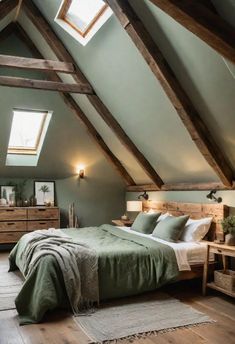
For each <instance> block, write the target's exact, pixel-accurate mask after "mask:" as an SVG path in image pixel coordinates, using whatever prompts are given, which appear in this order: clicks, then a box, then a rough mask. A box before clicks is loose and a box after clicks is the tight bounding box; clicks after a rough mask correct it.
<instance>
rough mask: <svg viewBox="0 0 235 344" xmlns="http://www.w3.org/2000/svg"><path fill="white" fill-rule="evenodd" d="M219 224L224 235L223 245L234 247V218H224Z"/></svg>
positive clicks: (232, 216)
mask: <svg viewBox="0 0 235 344" xmlns="http://www.w3.org/2000/svg"><path fill="white" fill-rule="evenodd" d="M221 224H222V227H223V231H224V234H225V244H227V245H230V246H235V216H234V215H231V216H228V217H226V218H225V219H224V220H223V221H222V222H221Z"/></svg>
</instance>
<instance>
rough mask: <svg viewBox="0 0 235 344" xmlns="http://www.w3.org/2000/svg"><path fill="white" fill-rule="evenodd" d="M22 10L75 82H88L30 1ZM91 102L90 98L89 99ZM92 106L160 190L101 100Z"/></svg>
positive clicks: (147, 165) (153, 173) (26, 0)
mask: <svg viewBox="0 0 235 344" xmlns="http://www.w3.org/2000/svg"><path fill="white" fill-rule="evenodd" d="M23 9H24V11H25V12H26V14H27V16H28V17H29V18H30V19H31V21H32V23H33V24H34V25H35V27H36V28H37V29H38V30H39V32H40V33H41V35H42V36H43V38H44V39H45V41H46V42H47V43H48V44H49V46H50V48H51V49H52V50H53V52H54V53H55V55H56V56H57V58H58V59H59V60H61V61H66V62H71V63H73V65H74V66H75V74H73V76H74V75H75V76H76V81H83V82H88V80H87V79H86V78H85V76H84V75H83V74H82V72H81V71H80V69H79V67H78V66H77V64H76V62H75V61H74V59H73V57H72V56H71V55H70V54H69V52H68V51H67V50H66V48H65V46H64V45H63V43H62V42H61V41H60V39H59V38H58V37H57V35H56V34H55V33H54V31H53V30H52V28H51V26H50V25H49V24H48V23H47V21H46V20H45V19H44V17H43V16H42V14H41V12H40V11H39V9H38V8H37V7H36V6H35V5H34V4H33V2H32V1H30V0H24V1H23ZM89 100H90V101H91V97H89ZM92 104H93V106H95V108H96V110H97V111H98V114H99V115H100V116H101V117H102V118H103V120H104V121H105V122H106V124H107V125H108V126H109V127H110V129H112V131H113V132H114V134H115V135H117V137H118V138H119V140H120V141H121V142H122V144H123V145H124V146H125V147H126V148H127V149H128V150H129V151H130V152H131V153H132V155H133V156H134V157H135V159H136V160H137V161H138V163H139V165H140V166H141V167H142V168H143V170H144V171H145V173H146V174H147V175H148V176H149V178H150V179H151V180H152V181H153V182H154V184H155V185H156V186H157V187H158V188H161V186H162V185H163V181H162V179H161V178H160V176H159V175H158V174H157V172H156V171H155V169H154V168H153V167H152V166H151V164H150V163H149V161H148V160H147V159H146V158H145V157H144V155H143V154H142V153H141V152H140V151H139V149H138V148H137V147H136V146H135V144H134V143H133V142H132V141H131V139H130V138H129V137H128V135H127V134H126V133H125V131H124V130H123V129H122V127H121V126H120V125H119V123H118V122H117V120H116V119H115V118H114V116H113V115H112V114H111V113H110V111H109V110H108V108H107V107H106V106H105V104H104V103H103V102H102V100H101V99H100V98H99V97H98V96H97V95H96V94H94V99H93V101H92Z"/></svg>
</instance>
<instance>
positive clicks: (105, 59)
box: [0, 0, 235, 184]
mask: <svg viewBox="0 0 235 344" xmlns="http://www.w3.org/2000/svg"><path fill="white" fill-rule="evenodd" d="M34 3H35V4H36V5H37V6H38V8H39V9H40V10H41V12H42V13H43V15H44V16H45V18H46V19H47V21H48V22H49V23H50V25H51V26H52V27H53V29H54V31H56V33H57V35H58V36H59V37H60V39H61V40H62V41H63V43H64V45H65V46H66V47H67V49H68V50H69V52H70V53H71V54H72V56H73V58H74V59H75V61H76V62H77V64H78V65H79V67H80V69H81V70H82V71H83V73H84V74H85V75H86V77H87V79H88V80H89V81H90V83H91V84H92V86H93V87H94V89H95V91H96V93H97V94H98V95H99V96H100V98H101V99H102V101H103V102H104V103H105V104H106V106H107V107H108V108H109V110H110V111H111V113H112V114H113V115H114V117H115V118H116V119H117V120H118V122H119V123H120V124H121V126H122V127H123V128H124V129H125V131H126V133H127V134H128V135H129V137H130V138H131V139H132V140H133V142H134V143H135V144H136V146H137V147H138V148H139V150H141V151H142V153H143V154H144V155H145V156H146V158H147V159H148V160H149V161H150V163H151V164H152V165H153V167H154V168H155V169H156V170H157V172H158V173H159V175H160V176H161V177H162V179H164V182H166V183H177V182H207V181H210V182H212V181H218V178H217V176H216V175H215V173H214V172H213V170H212V169H211V167H210V166H209V165H208V164H207V163H206V161H205V160H204V158H203V157H202V155H201V154H200V152H199V151H198V149H197V147H196V146H195V144H194V143H193V142H192V140H191V138H190V136H189V134H188V132H187V131H186V129H185V127H184V126H183V124H182V122H181V121H180V119H179V118H178V116H177V114H176V112H175V109H174V108H173V106H172V104H171V103H170V101H169V99H168V98H167V97H166V95H165V93H164V92H163V90H162V88H161V86H160V84H159V82H158V81H157V80H156V78H155V77H154V76H153V74H152V72H151V71H150V69H149V67H148V66H147V64H146V62H145V61H144V60H143V58H142V56H141V55H140V53H139V51H138V50H137V49H136V47H135V46H134V44H133V42H132V41H131V39H130V38H129V37H128V36H127V34H126V32H125V31H124V30H123V28H122V27H121V26H120V24H119V22H118V21H117V19H116V18H115V17H114V16H112V17H111V18H110V20H109V21H108V22H107V23H106V24H105V25H104V26H103V27H102V28H101V29H100V30H99V31H98V33H97V34H96V35H95V37H94V38H93V39H92V40H91V41H90V42H89V43H88V45H87V46H85V47H83V46H81V45H80V44H79V43H78V42H77V41H76V40H74V39H73V38H72V37H71V36H70V35H68V34H67V33H66V32H65V31H63V29H62V28H61V27H59V26H58V25H57V24H56V23H55V22H54V18H55V15H56V13H57V10H58V8H59V6H60V3H61V1H60V0H53V1H50V0H44V1H41V0H34ZM130 3H131V4H132V6H133V8H134V9H135V11H136V12H137V13H138V14H139V16H140V17H141V19H142V20H143V22H144V24H145V25H146V27H147V29H148V30H149V32H150V33H151V35H152V37H153V38H154V40H155V41H156V42H157V43H158V45H159V46H160V48H161V50H162V52H163V54H164V56H165V57H166V58H167V60H168V62H169V64H170V65H171V67H172V69H173V70H174V72H175V74H176V75H177V77H178V79H179V80H180V82H181V84H182V86H183V87H184V89H185V91H186V92H187V94H188V95H189V97H190V98H191V100H192V102H193V104H194V106H195V107H196V108H197V110H198V111H199V113H200V114H201V117H202V118H203V120H204V121H205V123H206V124H207V126H208V128H209V130H210V132H211V133H213V136H214V137H215V138H216V140H217V142H218V143H219V145H220V146H221V148H222V150H223V152H224V154H225V156H226V157H227V159H229V161H230V163H231V165H232V166H233V169H234V170H235V135H234V132H235V112H234V109H235V83H234V78H233V76H232V74H231V72H230V71H229V69H228V68H227V66H226V64H225V62H224V60H223V59H222V58H221V56H219V55H218V54H217V53H216V52H215V51H213V50H212V49H211V48H210V47H208V46H207V45H206V44H205V43H203V42H202V41H200V40H199V39H198V38H197V37H195V36H194V35H193V34H191V33H190V32H188V31H187V30H185V29H184V28H183V27H181V26H180V25H179V24H177V23H176V22H174V21H173V20H172V19H171V18H170V17H168V16H167V15H165V14H164V13H163V12H161V11H160V10H158V9H157V8H156V7H155V6H154V5H152V4H151V3H150V2H149V1H148V0H144V1H134V0H131V1H130ZM18 20H19V23H20V24H21V25H22V27H23V28H24V29H25V31H26V32H27V33H28V35H29V36H30V37H31V39H32V40H33V41H34V43H35V44H36V45H37V47H38V49H39V50H40V52H41V53H42V54H43V56H44V57H45V58H50V59H56V58H55V56H54V54H53V52H52V51H51V49H50V47H49V46H48V45H47V44H46V43H45V41H44V39H43V37H42V36H41V34H40V33H39V32H38V31H37V29H36V28H35V27H34V26H33V24H32V23H31V22H30V21H29V19H28V18H27V17H26V15H25V14H24V12H23V11H21V12H20V16H19V18H18ZM9 45H10V43H9ZM0 48H1V45H0ZM3 53H4V51H3ZM14 54H15V55H17V52H15V53H14V52H12V55H14ZM63 79H64V80H65V79H66V80H68V79H69V77H64V76H63ZM2 92H4V97H9V94H10V93H9V92H11V91H10V89H8V88H1V96H2V94H3V93H2ZM19 92H22V93H24V94H25V97H27V95H28V96H29V99H32V98H31V97H30V92H35V91H29V90H24V91H23V90H21V91H19V90H16V92H15V89H14V93H13V92H11V94H13V96H14V97H17V94H19ZM41 92H42V93H41ZM36 93H37V94H38V97H39V98H40V99H41V98H43V99H44V98H48V101H49V99H52V98H53V99H52V100H51V104H53V106H52V107H55V108H58V109H63V115H61V118H62V117H63V120H64V121H65V122H64V125H65V127H64V128H66V132H67V133H68V135H69V136H72V135H70V132H72V130H73V129H72V128H74V125H75V121H76V118H73V119H70V114H68V110H66V109H65V105H62V101H61V100H60V98H59V96H58V95H57V94H56V93H52V92H50V94H49V92H44V91H40V92H38V91H36ZM42 95H44V96H43V97H42ZM18 97H19V96H18ZM74 98H75V99H76V101H77V102H78V104H79V105H80V106H81V108H82V109H83V111H84V112H85V113H86V115H87V117H88V118H89V119H90V121H91V122H92V123H93V124H94V125H95V127H96V128H97V130H98V131H99V133H100V134H101V135H102V137H103V139H104V140H105V142H106V143H107V144H108V146H109V147H110V149H111V150H112V151H113V153H114V154H115V155H116V156H117V157H118V158H119V160H120V161H121V162H122V163H123V165H124V166H125V168H126V169H127V171H128V172H129V173H130V174H131V176H132V177H133V178H134V180H135V182H136V183H137V184H141V183H149V182H150V179H149V178H148V176H147V175H146V174H145V172H144V171H143V169H141V167H140V166H139V165H138V163H137V162H136V161H135V159H134V158H133V157H132V156H131V154H130V153H129V152H128V151H127V150H126V148H125V147H124V146H123V145H122V144H121V143H120V141H119V140H118V139H117V138H116V137H115V136H114V135H113V132H112V131H111V129H110V128H108V127H107V125H106V124H105V123H104V122H103V120H102V119H101V118H100V117H99V116H98V114H97V113H96V110H95V109H94V108H93V107H92V105H90V104H89V102H88V100H87V98H86V97H85V96H82V95H79V96H75V97H74ZM29 105H30V103H29ZM52 110H53V109H52ZM8 111H9V109H8ZM61 112H62V111H61ZM6 116H7V117H8V120H6V125H8V127H9V123H10V120H9V113H8V114H6ZM71 117H72V115H71ZM68 119H69V120H68ZM70 120H71V127H70V126H69V125H70V122H69V121H70ZM55 125H56V123H55ZM1 127H2V126H1ZM77 127H79V128H80V126H79V124H77ZM77 127H76V128H77ZM70 130H71V131H70ZM79 130H80V132H79V135H77V136H78V137H76V140H79V138H80V137H82V140H80V141H79V143H78V142H71V145H70V147H72V146H73V147H75V146H76V145H79V147H80V151H81V152H82V153H83V154H84V152H85V150H86V148H87V147H86V142H87V138H85V137H84V134H82V133H81V129H79ZM4 132H5V142H6V136H7V133H8V131H7V130H5V131H4ZM50 135H52V133H50V132H48V140H49V136H50ZM50 137H51V141H53V142H54V140H53V136H50ZM1 140H2V138H1ZM88 141H89V139H88ZM81 142H82V143H83V145H80V143H81ZM1 147H4V144H3V146H2V145H1ZM49 147H51V146H50V144H49V142H45V145H44V150H43V152H42V155H41V159H42V160H43V161H44V162H45V166H46V165H47V164H49V161H50V158H49V153H48V152H50V151H51V150H50V148H49ZM70 147H68V146H66V144H65V146H62V147H61V149H62V151H63V152H64V155H62V156H61V157H60V158H58V159H60V160H59V161H60V164H61V163H62V162H63V161H67V162H68V166H69V164H70V159H72V157H71V155H70V154H68V156H66V152H69V151H71V148H70ZM73 151H74V149H73ZM85 154H86V153H85ZM57 157H58V155H57V156H56V157H55V160H56V158H57ZM64 159H65V160H64ZM1 161H2V160H1ZM1 163H2V162H1ZM57 167H58V164H57V163H56V162H55V164H51V172H50V173H53V170H54V171H55V172H56V170H58V168H57ZM2 168H3V171H4V166H3V165H2ZM37 169H40V166H39V167H38V168H37ZM37 169H36V170H37ZM26 170H27V169H24V172H26ZM69 171H70V168H69V167H68V168H67V172H66V173H69ZM71 171H72V170H71ZM0 173H2V172H0Z"/></svg>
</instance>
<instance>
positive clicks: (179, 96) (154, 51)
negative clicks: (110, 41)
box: [105, 0, 233, 186]
mask: <svg viewBox="0 0 235 344" xmlns="http://www.w3.org/2000/svg"><path fill="white" fill-rule="evenodd" d="M105 1H106V3H107V4H108V5H109V6H110V7H111V9H112V10H113V12H114V13H115V15H116V16H117V18H118V19H119V21H120V23H121V25H122V26H123V28H124V29H125V30H126V32H127V33H128V35H129V36H130V37H131V39H132V41H133V43H134V44H135V45H136V47H137V49H138V50H139V51H140V53H141V54H142V56H143V58H144V59H145V61H146V62H147V64H148V65H149V67H150V69H151V70H152V72H153V74H154V75H155V77H156V78H157V79H158V81H159V82H160V84H161V86H162V88H163V89H164V91H165V93H166V95H167V96H168V98H169V99H170V101H171V103H172V105H173V106H174V108H175V110H176V112H177V113H178V115H179V117H180V118H181V120H182V122H183V124H184V125H185V127H186V129H187V130H188V132H189V134H190V136H191V138H192V140H193V141H194V142H195V144H196V145H197V147H198V149H199V151H200V152H201V154H202V155H203V156H204V158H205V160H206V161H207V162H208V164H209V165H210V166H211V167H212V169H213V170H214V171H215V173H216V174H217V175H218V177H219V178H220V180H221V182H222V183H223V184H225V185H227V186H231V185H232V183H233V171H232V169H231V167H230V165H229V163H228V162H227V160H226V158H225V156H224V154H223V153H222V151H221V150H220V148H219V146H218V145H217V144H216V142H215V141H214V140H213V138H212V135H211V133H210V132H209V130H208V128H207V127H206V125H205V123H204V122H203V121H202V119H201V117H200V115H199V113H198V112H197V110H196V109H195V107H194V105H193V103H192V102H191V100H190V99H189V97H188V96H187V94H186V92H185V91H184V89H183V88H182V86H181V84H180V83H179V81H178V80H177V78H176V76H175V74H174V72H173V70H172V69H171V67H170V65H169V64H168V62H167V61H166V59H165V58H164V56H163V54H162V53H161V51H160V49H159V48H158V46H157V45H156V43H155V42H154V40H153V39H152V37H151V36H150V34H149V33H148V31H147V30H146V29H145V27H144V25H143V23H142V22H141V20H140V19H139V17H138V16H137V15H136V13H135V12H134V10H133V9H132V7H131V6H130V4H129V3H128V1H126V0H105Z"/></svg>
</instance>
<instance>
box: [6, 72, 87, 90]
mask: <svg viewBox="0 0 235 344" xmlns="http://www.w3.org/2000/svg"><path fill="white" fill-rule="evenodd" d="M0 85H1V86H7V87H19V88H33V89H37V90H48V91H59V92H66V93H80V94H89V93H91V92H92V89H91V88H90V86H89V85H83V84H65V83H63V82H56V81H48V80H36V79H26V78H19V77H13V76H2V75H0Z"/></svg>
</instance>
